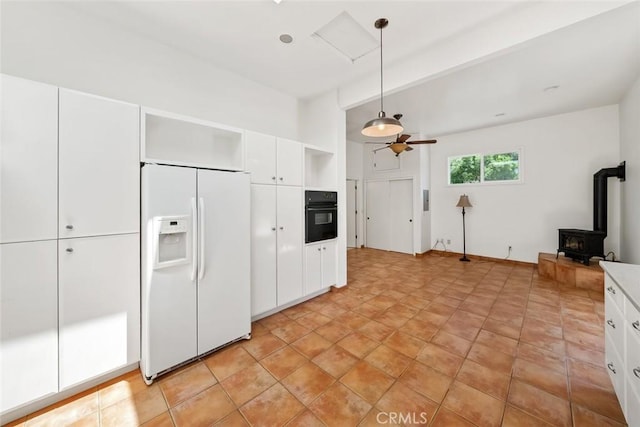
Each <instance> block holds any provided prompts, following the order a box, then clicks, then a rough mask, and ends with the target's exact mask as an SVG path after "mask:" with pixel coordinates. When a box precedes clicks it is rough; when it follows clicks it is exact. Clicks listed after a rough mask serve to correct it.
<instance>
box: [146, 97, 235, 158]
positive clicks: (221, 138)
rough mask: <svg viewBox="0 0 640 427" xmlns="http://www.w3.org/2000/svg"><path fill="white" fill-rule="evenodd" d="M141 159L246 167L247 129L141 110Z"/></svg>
mask: <svg viewBox="0 0 640 427" xmlns="http://www.w3.org/2000/svg"><path fill="white" fill-rule="evenodd" d="M141 125H142V126H141V133H140V159H141V161H143V162H148V163H163V164H171V165H178V166H195V167H203V168H210V169H223V170H243V169H244V147H243V141H244V139H243V131H242V130H241V129H235V128H232V127H229V126H225V125H221V124H218V123H213V122H208V121H205V120H200V119H195V118H191V117H185V116H179V115H176V114H172V113H166V112H161V111H156V110H151V109H147V108H142V109H141Z"/></svg>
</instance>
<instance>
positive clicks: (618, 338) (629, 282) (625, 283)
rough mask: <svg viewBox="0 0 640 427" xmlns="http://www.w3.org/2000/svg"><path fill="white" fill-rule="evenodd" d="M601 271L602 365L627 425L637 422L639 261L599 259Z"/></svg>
mask: <svg viewBox="0 0 640 427" xmlns="http://www.w3.org/2000/svg"><path fill="white" fill-rule="evenodd" d="M600 266H601V267H602V268H603V270H604V271H605V276H604V277H605V281H604V286H605V329H604V335H605V366H606V368H607V371H608V373H609V377H610V378H611V382H612V384H613V388H614V390H615V392H616V395H617V397H618V401H619V402H620V407H621V408H622V412H623V413H624V416H625V418H626V421H627V424H628V425H630V426H637V425H640V407H639V405H638V403H639V402H640V400H639V396H640V308H639V303H640V286H638V277H640V265H631V264H622V263H617V262H616V263H614V262H605V261H600Z"/></svg>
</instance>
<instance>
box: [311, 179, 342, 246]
mask: <svg viewBox="0 0 640 427" xmlns="http://www.w3.org/2000/svg"><path fill="white" fill-rule="evenodd" d="M304 210H305V232H304V237H305V242H307V243H311V242H318V241H320V240H328V239H335V238H336V237H338V193H336V192H335V191H309V190H307V191H305V206H304Z"/></svg>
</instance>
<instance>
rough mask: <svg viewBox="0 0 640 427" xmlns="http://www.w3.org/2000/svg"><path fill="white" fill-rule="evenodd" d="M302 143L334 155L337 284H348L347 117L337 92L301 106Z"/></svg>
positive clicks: (304, 102)
mask: <svg viewBox="0 0 640 427" xmlns="http://www.w3.org/2000/svg"><path fill="white" fill-rule="evenodd" d="M299 108H300V114H299V118H300V121H299V124H298V126H299V130H300V141H302V142H304V143H307V144H312V145H315V146H317V147H320V148H324V149H326V150H329V151H333V152H335V155H336V162H337V177H336V180H337V185H336V190H337V191H338V266H337V267H338V276H337V278H338V280H337V281H338V283H337V286H338V287H341V286H344V285H346V284H347V213H346V206H347V203H346V184H347V181H346V180H347V176H346V134H347V131H346V120H347V119H346V113H345V111H344V110H343V109H341V108H340V107H339V106H338V93H337V91H329V92H327V93H324V94H321V95H318V96H316V97H314V98H312V99H308V100H304V101H301V102H300V106H299Z"/></svg>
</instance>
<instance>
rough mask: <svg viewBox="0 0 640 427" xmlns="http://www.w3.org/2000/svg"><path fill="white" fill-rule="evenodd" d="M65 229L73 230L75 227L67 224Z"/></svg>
mask: <svg viewBox="0 0 640 427" xmlns="http://www.w3.org/2000/svg"><path fill="white" fill-rule="evenodd" d="M65 228H66V229H67V230H73V225H72V224H67V226H66V227H65Z"/></svg>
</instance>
